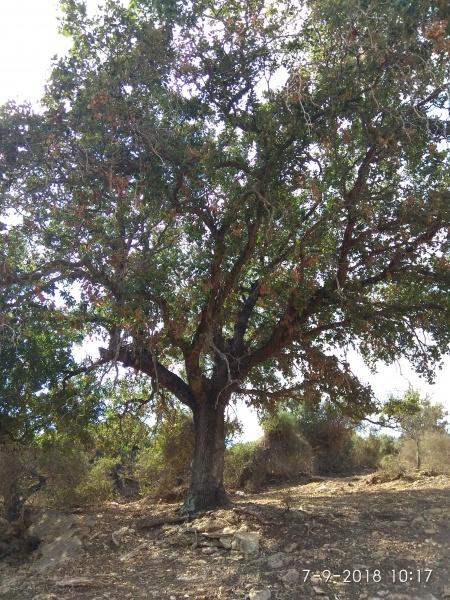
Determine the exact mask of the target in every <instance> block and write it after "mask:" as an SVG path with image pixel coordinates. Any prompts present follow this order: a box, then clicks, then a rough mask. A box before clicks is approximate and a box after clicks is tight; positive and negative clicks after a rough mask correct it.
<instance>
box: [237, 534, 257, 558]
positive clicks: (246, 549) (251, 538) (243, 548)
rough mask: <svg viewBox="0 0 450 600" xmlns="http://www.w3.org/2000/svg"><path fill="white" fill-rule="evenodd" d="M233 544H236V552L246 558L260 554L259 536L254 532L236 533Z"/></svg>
mask: <svg viewBox="0 0 450 600" xmlns="http://www.w3.org/2000/svg"><path fill="white" fill-rule="evenodd" d="M233 542H236V550H239V552H240V553H241V554H243V555H244V556H250V555H255V554H258V552H259V534H258V533H255V532H253V531H236V533H235V534H234V540H233Z"/></svg>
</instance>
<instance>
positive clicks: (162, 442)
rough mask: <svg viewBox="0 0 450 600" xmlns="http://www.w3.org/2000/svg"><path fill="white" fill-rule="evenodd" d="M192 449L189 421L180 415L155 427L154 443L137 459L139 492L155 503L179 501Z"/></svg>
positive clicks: (191, 422) (192, 426) (190, 423)
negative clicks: (157, 501)
mask: <svg viewBox="0 0 450 600" xmlns="http://www.w3.org/2000/svg"><path fill="white" fill-rule="evenodd" d="M193 449H194V424H193V421H192V418H191V417H190V416H189V415H187V414H186V413H185V412H182V411H179V412H177V413H176V414H174V415H173V416H172V418H170V419H166V420H165V421H164V422H163V423H162V424H160V425H159V426H158V427H157V430H156V435H155V437H154V440H153V443H152V444H151V445H150V446H149V447H148V448H147V449H146V450H144V451H143V452H142V453H141V455H140V457H139V461H138V463H137V465H136V476H137V480H138V481H139V486H140V489H141V492H142V493H143V494H144V495H147V496H149V497H152V498H157V499H158V500H159V499H162V500H175V499H179V498H180V496H181V495H182V494H183V493H184V492H185V491H186V487H187V481H188V478H189V464H190V462H191V458H192V453H193Z"/></svg>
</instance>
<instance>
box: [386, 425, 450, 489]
mask: <svg viewBox="0 0 450 600" xmlns="http://www.w3.org/2000/svg"><path fill="white" fill-rule="evenodd" d="M420 453H421V460H422V465H421V466H422V471H427V472H429V473H432V474H436V475H440V474H442V475H449V474H450V435H449V434H447V433H443V432H433V431H430V432H428V433H426V434H425V435H424V436H423V437H422V440H421V441H420ZM416 466H417V446H416V443H415V442H414V441H413V440H408V439H401V440H400V441H399V442H398V453H397V454H396V455H391V456H387V457H385V459H383V460H382V461H381V467H380V475H381V476H382V477H384V478H385V479H393V478H397V477H401V476H402V475H407V474H410V473H414V472H416V471H417V469H416Z"/></svg>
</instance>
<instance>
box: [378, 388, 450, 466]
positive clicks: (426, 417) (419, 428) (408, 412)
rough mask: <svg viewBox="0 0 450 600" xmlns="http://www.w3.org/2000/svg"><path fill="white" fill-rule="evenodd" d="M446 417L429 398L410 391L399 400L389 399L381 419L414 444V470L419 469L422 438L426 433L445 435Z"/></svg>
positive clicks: (442, 408) (441, 408) (443, 411)
mask: <svg viewBox="0 0 450 600" xmlns="http://www.w3.org/2000/svg"><path fill="white" fill-rule="evenodd" d="M447 415H448V413H447V412H446V411H445V409H444V406H443V405H442V404H432V403H431V401H430V399H429V398H424V399H421V397H420V394H419V392H417V391H415V390H413V389H410V390H408V391H407V392H406V394H405V395H404V397H403V398H401V399H399V398H394V397H391V398H390V399H389V400H388V402H387V403H386V404H385V406H384V409H383V415H382V417H384V419H385V421H386V422H387V423H393V424H394V426H396V427H397V428H399V429H400V431H401V433H402V436H404V437H405V438H407V439H409V440H411V441H412V442H413V443H414V444H415V448H416V468H417V469H420V468H421V463H422V449H421V444H422V441H423V438H424V436H425V435H426V434H427V433H432V432H437V433H445V432H446V428H447V426H448V422H447V421H446V417H447Z"/></svg>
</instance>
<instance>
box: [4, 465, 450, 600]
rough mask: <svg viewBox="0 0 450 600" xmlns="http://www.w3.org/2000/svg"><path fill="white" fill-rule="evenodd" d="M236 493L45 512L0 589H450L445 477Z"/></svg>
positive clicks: (22, 594) (338, 592)
mask: <svg viewBox="0 0 450 600" xmlns="http://www.w3.org/2000/svg"><path fill="white" fill-rule="evenodd" d="M231 499H232V501H233V507H231V508H230V509H229V510H220V511H215V512H214V513H210V514H207V515H204V516H203V517H202V518H200V519H196V520H195V521H192V522H181V523H180V522H171V523H166V524H164V525H156V524H155V522H156V521H158V520H168V518H172V519H174V520H175V519H176V517H177V510H178V507H177V506H175V505H167V504H166V505H164V504H159V505H156V506H155V505H149V504H148V503H147V502H146V501H145V500H141V501H139V502H134V503H129V504H118V503H109V504H107V505H106V506H104V507H103V508H102V509H100V510H83V511H80V510H78V511H75V512H72V513H65V514H62V513H58V512H56V511H54V510H50V509H47V510H45V511H43V512H42V511H41V512H40V514H39V515H36V517H35V524H34V525H33V526H32V528H31V530H30V531H29V535H32V536H34V537H35V538H39V539H40V540H41V544H40V546H39V548H37V549H36V550H33V551H32V552H29V553H28V554H26V555H25V554H24V553H23V552H22V553H19V554H17V553H16V554H11V553H8V552H5V551H4V552H3V558H0V598H2V599H5V600H73V599H75V598H76V599H77V600H127V599H130V600H140V599H142V600H143V599H146V600H147V599H151V598H161V599H164V600H181V599H183V598H190V599H203V600H213V599H236V600H238V599H247V600H268V599H274V600H275V599H279V600H289V599H302V598H316V599H317V600H326V599H327V598H329V599H330V600H354V599H355V600H356V599H358V600H359V599H366V598H367V599H369V600H370V599H372V600H375V599H387V600H407V599H410V600H413V599H420V600H433V599H437V600H441V599H444V598H450V478H449V477H443V476H437V477H431V476H426V475H424V474H422V475H417V476H416V477H414V478H410V479H400V480H397V481H391V482H385V483H382V482H379V480H378V479H377V477H376V476H373V475H365V476H353V477H345V478H330V479H321V480H315V481H313V482H310V483H307V484H303V485H295V486H290V487H277V488H271V489H268V490H266V491H264V492H263V493H261V494H258V495H250V494H244V495H240V494H238V493H237V494H233V495H231ZM31 546H32V544H31ZM0 556H1V549H0Z"/></svg>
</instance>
